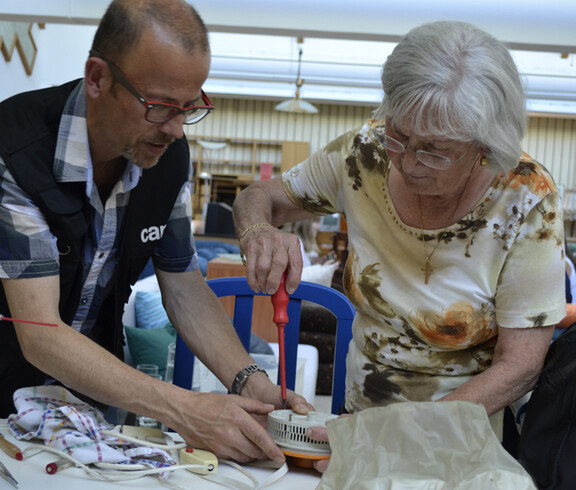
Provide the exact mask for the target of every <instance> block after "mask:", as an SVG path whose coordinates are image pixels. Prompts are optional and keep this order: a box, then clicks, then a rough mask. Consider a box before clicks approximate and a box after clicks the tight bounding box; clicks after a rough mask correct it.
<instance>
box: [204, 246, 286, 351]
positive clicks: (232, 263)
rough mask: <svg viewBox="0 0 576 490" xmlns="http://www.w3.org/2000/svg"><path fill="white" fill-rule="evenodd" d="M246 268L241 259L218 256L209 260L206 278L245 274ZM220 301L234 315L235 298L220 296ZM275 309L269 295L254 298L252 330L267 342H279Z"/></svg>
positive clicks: (230, 314) (229, 313)
mask: <svg viewBox="0 0 576 490" xmlns="http://www.w3.org/2000/svg"><path fill="white" fill-rule="evenodd" d="M245 275H246V268H245V267H244V265H243V264H242V262H241V261H239V260H230V259H228V258H225V257H216V258H215V259H212V260H211V261H209V262H208V266H207V268H206V279H207V280H209V279H214V278H217V277H237V276H245ZM220 301H221V303H222V305H223V306H224V308H225V309H226V312H227V313H228V315H229V316H230V317H232V316H233V315H234V298H220ZM273 317H274V309H273V308H272V302H271V301H270V297H269V296H259V297H257V298H255V300H254V310H253V313H252V331H253V332H254V333H255V334H256V335H258V337H261V338H263V339H264V340H265V341H266V342H278V328H277V327H276V325H275V324H274V322H273V321H272V318H273Z"/></svg>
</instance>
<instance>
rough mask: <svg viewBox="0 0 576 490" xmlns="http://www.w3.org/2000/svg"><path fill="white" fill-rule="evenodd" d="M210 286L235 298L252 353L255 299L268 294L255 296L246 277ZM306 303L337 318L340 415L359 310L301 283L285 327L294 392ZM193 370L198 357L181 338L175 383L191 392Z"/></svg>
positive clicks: (335, 395) (237, 321) (238, 323)
mask: <svg viewBox="0 0 576 490" xmlns="http://www.w3.org/2000/svg"><path fill="white" fill-rule="evenodd" d="M207 283H208V285H209V286H210V288H211V289H212V291H214V293H215V294H216V296H218V297H225V296H235V304H234V318H233V324H234V328H235V329H236V332H237V334H238V337H239V338H240V341H241V342H242V344H243V345H244V347H245V348H246V350H249V348H250V333H251V330H252V310H253V305H254V296H265V295H264V294H263V293H255V292H254V291H253V290H252V289H251V288H250V286H249V285H248V282H247V281H246V277H221V278H217V279H210V280H208V281H207ZM303 300H305V301H309V302H312V303H317V304H319V305H321V306H324V307H325V308H327V309H328V310H330V311H331V312H332V313H333V314H334V316H335V317H336V319H337V329H336V344H335V352H334V371H333V380H332V413H337V411H338V409H339V408H340V407H341V406H342V404H343V403H344V390H345V377H346V354H347V353H348V344H349V343H350V340H351V339H352V320H353V319H354V315H355V314H356V310H355V308H354V306H353V305H352V303H351V302H350V300H349V299H348V298H347V297H346V296H344V295H343V294H342V293H341V292H339V291H337V290H336V289H332V288H329V287H326V286H323V285H321V284H314V283H310V282H305V281H302V282H300V285H299V286H298V289H296V291H295V292H294V293H293V294H291V295H290V300H289V303H288V323H287V324H286V326H285V327H284V336H285V349H286V385H287V387H288V389H291V390H293V389H294V386H295V383H296V366H297V357H298V337H299V333H300V308H301V304H302V301H303ZM193 367H194V354H192V352H190V350H189V349H188V347H187V346H186V344H185V343H184V341H183V340H182V339H181V338H180V336H178V339H177V341H176V355H175V359H174V384H175V385H177V386H180V387H183V388H186V389H190V387H191V386H192V372H193Z"/></svg>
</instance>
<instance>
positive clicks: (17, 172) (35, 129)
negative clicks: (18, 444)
mask: <svg viewBox="0 0 576 490" xmlns="http://www.w3.org/2000/svg"><path fill="white" fill-rule="evenodd" d="M77 84H78V81H74V82H70V83H67V84H65V85H62V86H60V87H55V88H49V89H44V90H38V91H34V92H28V93H24V94H19V95H16V96H14V97H12V98H10V99H7V100H6V101H4V102H2V103H1V104H0V156H1V157H2V158H3V159H4V161H5V163H6V165H7V167H8V168H9V169H10V172H11V173H12V175H13V176H14V178H15V180H16V182H17V183H18V185H19V186H20V187H21V188H22V189H23V190H24V191H25V192H26V193H27V194H28V195H29V196H30V198H31V200H32V201H33V202H34V203H35V204H36V205H37V206H38V207H39V208H40V210H41V211H42V213H43V214H44V216H45V218H46V220H47V222H48V224H49V226H50V230H51V232H52V233H53V234H54V236H55V237H56V238H57V241H58V250H59V251H60V304H59V311H60V316H61V318H62V320H63V321H65V322H66V323H68V324H70V323H71V322H72V320H73V318H74V314H75V312H76V310H77V308H78V304H79V301H80V292H81V288H82V276H83V269H84V243H85V239H86V235H87V233H88V232H89V230H90V228H91V225H90V223H89V222H88V214H87V210H88V207H89V204H88V200H87V197H86V185H85V183H58V182H56V180H55V179H54V176H53V173H52V171H53V166H54V153H55V149H56V138H57V135H58V127H59V124H60V118H61V115H62V111H63V108H64V105H65V103H66V100H67V99H68V96H69V95H70V93H71V92H72V90H73V89H74V87H75V86H76V85H77ZM189 164H190V158H189V147H188V142H187V140H186V138H185V137H183V138H181V139H179V140H177V141H175V142H174V143H173V144H172V145H170V146H169V147H168V150H167V151H166V153H165V154H164V155H163V156H162V158H161V159H160V161H159V162H158V164H157V165H155V166H154V167H153V168H151V169H147V170H144V171H143V173H142V177H141V179H140V181H139V183H138V185H137V186H136V187H135V188H134V189H133V190H132V191H131V194H130V203H129V205H128V208H127V211H126V215H125V219H124V223H123V225H122V230H121V231H120V236H121V239H120V249H119V256H118V262H117V267H116V271H115V276H114V278H113V279H112V282H111V284H114V286H113V287H112V288H110V292H109V294H108V296H107V297H106V298H105V300H104V302H103V305H102V308H101V311H100V313H99V316H98V320H97V322H96V326H95V328H94V330H93V334H92V335H91V336H92V337H93V339H94V341H96V342H97V343H98V344H100V345H102V346H103V347H105V348H106V349H108V350H109V351H111V352H112V353H114V354H115V355H116V356H118V357H120V358H121V357H122V352H123V349H122V346H123V343H124V338H123V333H122V314H123V310H124V303H126V301H127V300H128V297H129V296H130V292H131V287H130V286H131V285H132V284H134V283H135V282H136V280H137V279H138V276H139V275H140V273H141V272H142V269H143V268H144V267H145V265H146V263H147V262H148V260H149V258H150V257H151V255H152V253H153V251H154V249H155V246H156V242H154V241H142V240H141V232H142V230H146V229H149V228H150V227H153V226H156V227H160V226H162V225H165V224H166V222H167V221H168V217H169V215H170V212H171V211H172V208H173V206H174V203H175V201H176V198H177V197H178V193H179V191H180V189H181V187H182V185H183V184H184V182H186V179H187V177H188V169H189ZM0 239H4V237H0ZM0 313H2V314H3V315H5V316H11V314H10V311H9V309H8V304H7V301H6V296H5V294H4V288H3V287H1V284H0ZM31 327H32V328H34V327H33V326H31ZM46 378H47V376H46V375H45V374H44V373H42V372H41V371H39V370H38V369H36V368H34V367H33V366H32V365H31V364H29V363H28V362H27V361H26V360H25V359H24V357H23V355H22V351H21V349H20V346H19V344H18V341H17V338H16V335H15V331H14V327H13V325H12V324H11V323H8V322H1V323H0V390H1V391H0V417H5V416H7V414H8V413H10V412H11V411H12V410H13V405H12V393H13V392H14V391H15V390H16V389H17V388H20V387H24V386H34V385H40V384H43V383H44V381H45V380H46Z"/></svg>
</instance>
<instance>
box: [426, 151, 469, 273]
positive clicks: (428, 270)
mask: <svg viewBox="0 0 576 490" xmlns="http://www.w3.org/2000/svg"><path fill="white" fill-rule="evenodd" d="M478 161H479V159H477V160H476V161H475V162H474V165H472V168H471V169H470V173H469V174H468V177H467V178H466V182H465V183H464V187H463V188H462V192H461V193H460V195H459V196H458V199H457V200H456V206H455V207H454V211H452V214H451V215H450V218H449V219H448V226H446V228H444V229H443V230H442V231H441V232H440V233H438V236H437V238H436V245H435V247H434V248H433V249H432V252H430V253H428V247H426V240H425V239H424V219H423V217H422V201H421V199H420V194H416V196H417V197H418V210H419V211H420V233H421V235H420V239H421V240H422V245H424V257H425V262H424V267H423V268H422V269H420V270H421V271H422V272H424V284H428V280H429V279H430V276H431V275H432V272H434V269H433V268H432V265H431V264H430V261H431V260H432V256H433V255H434V253H435V252H436V249H437V248H438V245H440V242H441V241H442V240H443V238H444V236H445V235H446V233H447V231H448V228H449V227H450V226H451V224H452V220H453V219H454V216H455V215H456V211H458V207H459V206H460V201H461V200H462V196H463V195H464V192H466V187H468V182H470V177H472V172H474V169H475V168H476V164H477V163H478Z"/></svg>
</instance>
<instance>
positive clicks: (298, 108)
mask: <svg viewBox="0 0 576 490" xmlns="http://www.w3.org/2000/svg"><path fill="white" fill-rule="evenodd" d="M298 43H299V44H300V43H302V39H298ZM301 64H302V48H300V50H299V52H298V73H297V75H296V93H295V94H294V98H293V99H289V100H285V101H284V102H280V104H278V105H277V106H276V107H275V108H274V109H276V110H277V111H282V112H293V113H297V114H316V113H317V112H318V109H316V107H314V106H313V105H312V104H310V102H306V101H305V100H302V99H301V98H300V87H302V85H303V84H304V80H303V79H302V78H300V66H301Z"/></svg>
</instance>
